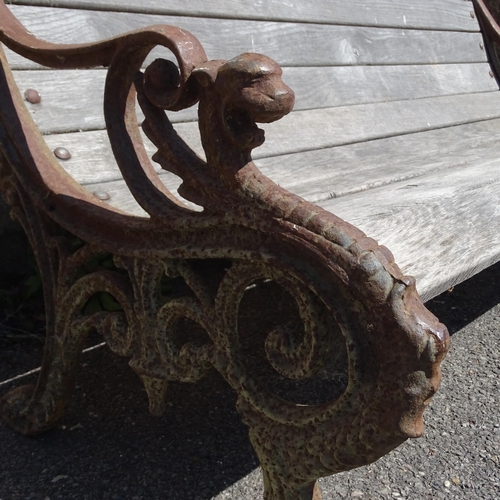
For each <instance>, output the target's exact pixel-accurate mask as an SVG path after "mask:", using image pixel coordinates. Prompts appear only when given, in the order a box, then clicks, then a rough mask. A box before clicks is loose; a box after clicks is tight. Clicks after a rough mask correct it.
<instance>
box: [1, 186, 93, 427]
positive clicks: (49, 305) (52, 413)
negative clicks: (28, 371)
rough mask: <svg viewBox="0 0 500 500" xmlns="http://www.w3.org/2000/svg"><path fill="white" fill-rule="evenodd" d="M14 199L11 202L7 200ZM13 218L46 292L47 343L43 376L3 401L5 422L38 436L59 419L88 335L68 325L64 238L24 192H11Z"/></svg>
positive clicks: (11, 392)
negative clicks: (63, 273)
mask: <svg viewBox="0 0 500 500" xmlns="http://www.w3.org/2000/svg"><path fill="white" fill-rule="evenodd" d="M9 198H10V199H9ZM7 200H8V201H9V202H10V204H11V206H13V207H14V208H13V209H12V215H13V217H14V218H15V219H17V220H18V221H19V222H20V223H21V225H22V226H23V229H24V230H25V232H26V234H27V236H28V239H29V240H30V244H31V247H32V249H33V251H34V254H35V257H36V260H37V262H38V266H39V269H40V274H41V278H42V282H43V286H44V296H45V314H46V318H47V319H46V341H45V348H44V359H43V363H42V369H41V373H40V376H39V379H38V383H37V385H36V387H34V386H31V385H25V386H21V387H18V388H16V389H14V390H12V391H10V392H9V393H8V394H6V395H5V396H4V397H3V398H2V399H1V413H2V417H3V419H4V421H5V422H6V423H7V424H9V425H10V426H11V427H13V428H14V429H16V430H17V431H19V432H21V433H22V434H36V433H39V432H42V431H44V430H46V429H48V428H50V427H51V426H53V425H54V424H55V423H56V422H57V420H58V419H59V418H60V417H61V415H62V413H63V411H64V407H65V404H66V402H67V400H68V399H69V397H70V395H71V392H72V389H73V386H74V381H75V375H76V369H77V366H78V363H79V358H80V353H81V351H82V349H83V345H84V342H85V339H86V333H87V332H86V331H85V329H82V328H81V327H78V326H77V325H71V324H69V323H68V322H67V321H66V320H65V319H66V318H67V316H66V312H67V309H68V305H69V304H68V299H66V300H63V301H61V302H58V301H57V299H58V298H61V297H62V295H63V292H64V288H65V287H64V285H62V284H61V283H60V281H61V271H62V267H64V266H62V258H63V254H64V243H65V241H64V237H63V235H62V234H63V233H61V230H60V229H57V227H56V226H55V225H53V223H51V221H50V220H48V219H47V218H46V216H44V214H42V213H41V212H40V211H39V210H37V209H36V207H35V206H33V204H32V203H31V201H30V199H29V197H28V196H23V194H22V192H21V191H20V190H15V189H10V190H7ZM28 214H29V215H28Z"/></svg>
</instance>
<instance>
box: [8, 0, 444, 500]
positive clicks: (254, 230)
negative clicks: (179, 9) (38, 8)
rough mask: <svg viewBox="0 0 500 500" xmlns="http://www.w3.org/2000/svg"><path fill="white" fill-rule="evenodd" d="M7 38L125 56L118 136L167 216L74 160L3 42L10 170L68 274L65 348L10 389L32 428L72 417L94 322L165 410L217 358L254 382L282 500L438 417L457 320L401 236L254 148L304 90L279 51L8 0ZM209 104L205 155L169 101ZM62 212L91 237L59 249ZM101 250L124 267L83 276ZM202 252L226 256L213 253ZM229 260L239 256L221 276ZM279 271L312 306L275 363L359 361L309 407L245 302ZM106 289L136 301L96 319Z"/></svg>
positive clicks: (119, 67) (24, 204)
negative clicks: (132, 204) (24, 86)
mask: <svg viewBox="0 0 500 500" xmlns="http://www.w3.org/2000/svg"><path fill="white" fill-rule="evenodd" d="M0 41H3V42H4V43H5V44H6V45H8V46H9V47H10V48H11V49H13V50H15V51H17V52H19V53H20V54H22V55H24V56H25V57H29V58H30V59H33V60H35V61H37V62H40V63H42V64H47V65H49V66H53V67H65V68H70V67H71V68H76V67H89V66H93V65H107V66H109V71H108V76H107V80H106V88H105V96H104V101H105V118H106V124H107V130H108V134H109V137H110V142H111V146H112V148H113V152H114V154H115V157H116V161H117V163H118V165H119V167H120V170H121V172H122V174H123V177H124V179H125V181H126V183H127V185H128V187H129V188H130V191H131V193H132V195H133V196H134V197H135V199H136V200H137V201H138V202H139V204H140V205H141V206H142V207H143V208H144V209H145V210H146V211H147V212H148V213H149V214H150V218H148V219H143V218H139V217H132V216H129V215H127V214H123V213H121V212H120V211H118V210H116V209H112V208H111V207H109V206H108V205H106V204H105V203H102V202H99V201H98V200H96V199H95V197H92V196H91V195H90V194H89V193H86V192H85V191H84V190H83V189H82V188H81V187H80V186H79V185H78V184H77V183H76V182H75V181H73V180H72V179H71V178H70V177H69V175H68V174H67V173H66V172H64V171H63V170H62V169H61V168H60V167H59V166H58V164H57V162H56V161H55V159H54V158H53V156H52V154H51V153H50V151H48V149H47V148H46V147H45V146H44V145H43V141H42V139H41V137H40V134H39V133H38V131H37V130H36V128H35V127H34V125H33V123H32V120H31V117H30V116H29V113H27V111H26V109H25V107H24V104H23V102H22V98H21V96H20V95H19V91H18V89H17V88H16V86H15V83H14V80H13V78H12V75H11V73H10V70H9V68H8V65H7V62H6V61H5V58H4V56H3V53H2V52H1V51H0V62H1V69H2V72H1V74H0V96H1V105H0V139H1V140H0V143H1V144H2V145H1V146H0V148H1V149H0V152H1V154H0V172H1V175H2V179H3V181H2V183H3V184H4V185H6V186H7V187H8V189H7V188H5V189H6V191H7V192H8V195H9V199H10V201H11V202H12V203H13V204H14V205H17V210H18V211H20V212H23V213H24V217H25V219H26V224H25V227H26V228H27V232H28V233H30V234H31V241H32V244H33V246H34V247H35V248H38V250H37V256H38V260H39V263H40V265H41V267H42V268H44V269H45V271H44V273H45V275H46V281H47V282H48V283H52V285H50V286H48V287H47V290H49V295H50V297H49V299H48V301H47V303H48V304H49V307H53V309H54V310H53V314H51V323H50V325H49V327H50V328H49V330H50V340H49V341H48V347H47V351H48V353H49V354H48V356H46V359H47V360H49V361H47V362H46V363H45V365H44V369H43V373H42V376H41V379H40V380H41V382H40V383H39V386H38V388H37V389H36V391H35V392H34V394H33V393H32V392H29V391H28V390H26V389H22V390H19V391H18V392H16V393H11V394H10V395H7V397H6V399H4V408H7V409H6V410H4V412H3V413H4V417H5V418H6V419H7V421H9V422H10V423H11V425H13V426H14V427H16V428H18V429H19V430H21V431H22V432H26V433H31V432H37V431H39V430H42V429H45V428H46V427H48V426H49V425H53V423H54V421H55V419H56V418H58V416H59V415H60V413H61V408H62V407H63V406H64V402H65V401H66V399H67V396H68V391H69V389H68V388H69V387H70V386H71V380H72V377H73V374H74V371H75V370H76V366H77V361H78V352H79V351H78V349H80V347H81V345H82V340H81V339H82V338H84V336H85V335H86V333H87V332H88V331H89V330H90V329H92V328H94V329H98V330H100V331H101V332H102V333H103V334H104V335H105V337H106V339H107V341H108V342H109V344H110V346H111V347H112V348H113V349H114V350H116V351H117V352H118V353H120V354H123V355H127V356H129V357H130V358H131V361H130V364H131V366H132V368H133V369H134V370H135V371H136V372H137V373H138V374H139V375H140V376H141V378H142V379H143V381H144V382H145V386H146V389H147V391H148V394H149V396H150V401H151V408H152V409H153V411H154V412H158V411H159V410H160V409H161V406H162V404H161V403H162V398H163V396H164V392H165V389H166V381H168V380H180V381H196V380H198V379H199V378H201V377H202V376H203V375H204V374H205V373H206V371H207V370H208V369H209V368H210V367H212V366H213V367H215V368H216V369H217V370H218V371H219V372H220V373H221V374H222V375H223V376H224V377H225V379H226V380H227V381H228V383H229V384H230V385H231V386H232V387H233V388H234V389H235V391H236V392H237V394H238V408H239V410H240V411H241V413H242V414H243V418H244V420H245V422H246V423H247V424H248V425H249V426H250V437H251V439H252V442H253V444H254V446H255V448H256V450H257V452H258V454H259V458H260V460H261V463H262V465H263V469H264V476H265V485H266V497H265V498H266V499H268V500H271V499H272V500H278V499H280V500H282V499H285V498H286V499H292V498H293V499H295V498H301V499H305V498H311V497H312V495H313V491H314V481H315V480H316V479H317V478H318V477H320V476H323V475H327V474H330V473H333V472H338V471H341V470H347V469H350V468H352V467H356V466H359V465H363V464H366V463H369V462H371V461H373V460H376V459H377V458H378V457H380V456H382V455H383V454H385V453H387V452H388V451H390V450H391V449H393V448H394V447H395V446H397V445H398V444H400V443H401V442H402V441H403V440H404V439H406V438H407V437H416V436H419V435H420V434H421V433H422V430H423V424H422V413H423V411H424V409H425V407H426V405H427V404H428V402H429V400H430V398H431V397H432V395H433V394H434V392H435V391H436V389H437V386H438V384H439V380H440V371H439V365H440V362H441V360H442V359H443V357H444V355H445V353H446V351H447V349H448V333H447V331H446V328H445V327H444V326H443V325H441V324H440V323H439V322H438V320H437V319H436V318H435V317H434V316H433V315H432V314H431V313H430V312H429V311H428V310H427V309H426V308H425V307H424V306H423V304H422V302H421V301H420V298H419V297H418V294H417V292H416V289H415V283H414V280H413V279H411V278H408V277H405V276H403V274H402V273H401V271H400V270H399V268H398V267H397V265H396V264H395V263H394V259H393V256H392V254H391V253H390V251H389V250H387V249H386V248H384V247H381V246H379V245H378V244H377V243H376V242H375V241H373V240H372V239H370V238H368V237H367V236H366V235H365V234H363V233H362V232H361V231H360V230H358V229H356V228H355V227H353V226H351V225H350V224H348V223H347V222H345V221H343V220H341V219H339V218H338V217H336V216H335V215H333V214H331V213H328V212H326V211H325V210H323V209H321V208H320V207H317V206H315V205H313V204H310V203H308V202H306V201H304V200H303V199H301V198H299V197H298V196H295V195H293V194H291V193H289V192H287V191H285V190H284V189H282V188H280V187H279V186H277V185H276V184H274V183H273V182H272V181H270V180H269V179H267V178H266V177H265V176H263V175H262V174H261V173H260V172H259V171H258V169H257V168H256V167H255V165H254V164H253V162H252V160H251V152H252V150H253V149H254V148H256V147H258V146H260V145H261V144H262V143H263V142H264V132H263V131H262V130H260V129H259V127H258V126H257V123H268V122H272V121H275V120H277V119H280V118H281V117H282V116H284V115H286V114H287V113H289V112H290V111H291V109H292V107H293V102H294V96H293V92H292V91H291V90H290V89H289V88H288V87H287V86H286V85H285V84H284V83H283V81H282V80H281V69H280V67H279V66H278V65H277V64H276V63H275V62H274V61H272V60H271V59H269V58H267V57H265V56H263V55H260V54H243V55H241V56H238V57H236V58H234V59H231V60H229V61H207V58H206V56H205V53H204V51H203V49H202V47H201V45H200V44H199V42H198V41H197V40H196V38H195V37H194V36H193V35H191V34H189V33H186V32H185V31H183V30H180V29H178V28H174V27H166V26H153V27H150V28H144V29H142V30H138V31H135V32H132V33H129V34H126V35H123V36H120V37H117V38H113V39H110V40H107V41H104V42H100V43H96V44H89V45H71V46H68V45H65V46H57V45H52V44H48V43H45V42H41V41H39V40H37V39H36V38H34V37H33V36H32V35H31V34H29V33H28V32H27V31H26V30H25V29H24V28H23V27H22V26H21V25H20V24H19V23H18V22H17V20H15V18H14V17H13V16H12V14H11V13H10V11H9V10H8V9H7V7H6V6H5V5H4V3H3V1H0ZM156 45H161V46H164V47H167V48H169V49H170V50H171V51H172V52H173V54H174V56H175V58H176V60H177V64H178V68H179V69H177V66H176V65H175V64H173V63H171V62H167V61H165V60H161V59H159V60H156V61H155V62H153V64H152V65H150V66H149V67H148V68H147V69H146V70H145V72H144V74H143V73H141V71H140V69H141V65H142V63H143V62H144V60H145V58H146V56H147V54H148V53H149V52H150V51H151V49H152V48H153V47H154V46H156ZM136 98H137V99H138V102H139V104H140V106H141V108H142V110H143V112H144V114H145V117H146V120H145V122H144V123H143V130H144V131H145V132H146V134H147V135H148V136H149V138H150V139H151V140H152V141H153V143H154V144H155V145H156V147H157V148H158V151H157V153H156V154H155V155H154V157H153V159H154V160H155V161H156V162H158V163H159V164H161V166H162V167H163V168H164V169H166V170H169V171H171V172H173V173H175V174H176V175H178V176H180V177H181V179H182V185H181V187H180V189H179V193H180V194H181V195H182V196H183V197H184V198H185V199H187V200H189V201H192V202H194V203H196V204H198V205H200V206H202V207H203V211H202V212H201V213H198V212H194V211H192V210H189V209H188V208H187V207H186V206H184V205H183V204H182V203H180V202H179V201H178V200H177V198H176V197H174V196H173V195H172V194H171V193H169V192H168V190H167V189H166V188H165V186H164V185H163V184H162V183H161V181H160V179H159V177H158V175H157V174H156V172H155V169H154V168H153V166H152V164H151V161H150V159H149V158H148V156H147V154H146V152H145V149H144V145H143V143H142V139H141V135H140V131H139V126H138V124H137V117H136V112H135V107H136ZM197 101H199V127H200V134H201V139H202V143H203V146H204V149H205V153H206V161H203V160H201V159H200V158H199V157H197V156H196V154H195V153H194V152H193V151H192V150H191V149H190V148H189V147H188V146H187V144H186V143H185V142H184V141H183V140H182V139H181V138H180V137H179V136H178V135H177V133H176V132H175V130H174V128H173V126H172V124H171V123H170V121H169V119H168V117H167V116H166V114H165V112H164V110H165V109H170V110H178V109H183V108H185V107H188V106H191V105H193V104H194V103H196V102H197ZM7 178H8V179H9V180H8V182H7V180H6V179H7ZM12 186H14V187H12ZM13 192H15V193H17V194H16V195H15V196H13V195H12V193H13ZM19 200H21V201H19ZM33 213H34V214H35V215H33ZM30 218H31V219H30ZM37 218H38V219H37ZM35 219H36V221H35ZM39 219H40V220H42V219H43V224H40V223H39V222H40V220H39ZM33 221H35V222H33ZM55 223H57V224H55ZM57 225H59V226H60V227H61V228H64V230H63V229H60V230H59V232H60V233H61V234H60V235H59V236H58V238H59V240H58V241H64V239H65V238H67V237H68V232H69V233H71V234H73V235H76V236H77V237H78V238H80V239H81V240H82V241H84V242H85V245H84V246H83V248H82V249H80V250H79V251H77V252H73V253H71V252H69V251H67V250H64V245H59V246H58V245H55V247H56V248H57V249H58V251H57V258H56V257H55V252H54V245H53V238H51V237H49V236H50V235H51V234H53V232H54V229H53V228H54V226H57ZM59 226H58V227H59ZM56 232H57V231H56ZM94 252H108V253H111V254H113V255H114V256H115V263H116V265H117V269H115V270H114V271H99V272H97V273H92V274H89V275H87V276H85V277H83V278H79V279H77V276H76V274H75V270H76V269H77V268H78V266H79V265H81V263H82V262H84V261H85V259H86V258H87V257H89V256H90V255H93V253H94ZM203 261H206V262H207V263H208V264H209V265H205V267H203V266H201V267H200V263H201V262H203ZM221 261H224V262H225V263H226V264H225V268H224V269H223V270H221V271H220V272H219V273H218V274H217V273H216V275H215V277H214V269H215V267H216V266H215V263H216V262H221ZM166 278H168V279H171V280H174V281H175V282H177V281H180V282H182V283H183V287H184V288H182V290H183V293H181V294H180V295H179V296H168V297H165V296H164V295H162V290H161V283H162V280H164V279H166ZM262 279H269V280H272V281H273V282H274V283H275V284H276V286H277V287H279V288H280V289H282V290H283V291H284V293H287V294H288V296H289V297H290V300H291V301H293V302H295V306H296V310H297V313H298V314H297V318H295V320H296V323H297V324H294V325H293V328H291V329H290V326H289V322H287V321H286V318H285V321H283V324H280V325H276V326H275V327H274V328H273V329H271V330H270V331H266V332H264V334H265V335H264V336H261V337H262V339H263V340H262V345H261V346H260V347H259V349H260V350H259V349H258V350H256V352H259V353H260V354H261V355H262V357H263V358H266V362H267V363H268V364H269V366H270V369H271V370H273V373H277V374H279V375H280V376H282V377H286V378H289V379H294V380H302V379H309V378H311V377H313V376H314V374H315V373H316V372H317V371H318V370H319V369H321V368H322V367H325V366H328V363H329V361H331V358H332V357H333V356H337V355H339V356H340V357H341V358H342V359H343V360H345V359H346V358H347V363H348V383H347V387H346V388H345V390H344V391H343V393H342V394H341V395H340V396H339V397H334V398H333V399H332V400H331V401H327V402H324V403H322V404H297V402H295V401H293V400H288V399H286V398H285V397H283V396H280V395H278V394H277V393H275V392H274V391H273V389H272V388H270V387H269V386H268V384H267V383H266V380H265V379H264V378H263V377H260V376H259V375H258V374H257V373H255V371H254V369H253V365H252V363H251V362H250V361H249V353H248V351H247V349H246V347H245V346H246V343H247V340H249V339H245V338H243V336H242V335H243V334H242V333H241V328H240V325H239V310H240V306H241V302H242V300H243V297H244V295H245V293H247V291H248V288H249V287H250V286H252V285H254V284H255V283H256V282H259V281H260V280H262ZM176 280H177V281H176ZM102 291H105V292H108V293H110V294H111V295H112V296H113V297H114V298H115V299H116V300H117V301H118V302H119V303H120V305H121V307H122V309H123V311H119V312H109V313H108V312H105V311H101V312H99V313H97V314H94V315H91V316H86V315H85V314H84V312H83V306H84V304H85V302H86V301H87V300H88V299H89V298H90V297H91V296H92V295H93V294H95V293H97V292H102ZM50 304H52V305H50ZM266 306H267V307H272V304H263V307H266ZM257 333H259V332H257ZM261 333H262V332H261ZM261 337H259V338H261ZM250 340H251V339H250ZM68 353H69V354H68ZM336 353H337V354H336ZM339 353H340V354H339ZM51 356H52V357H53V358H54V361H52V360H51ZM339 359H340V358H339ZM68 380H69V382H68ZM28 394H29V396H28ZM47 408H49V410H50V411H49V410H47ZM316 494H317V493H316ZM307 495H309V497H308V496H307ZM316 498H317V497H316Z"/></svg>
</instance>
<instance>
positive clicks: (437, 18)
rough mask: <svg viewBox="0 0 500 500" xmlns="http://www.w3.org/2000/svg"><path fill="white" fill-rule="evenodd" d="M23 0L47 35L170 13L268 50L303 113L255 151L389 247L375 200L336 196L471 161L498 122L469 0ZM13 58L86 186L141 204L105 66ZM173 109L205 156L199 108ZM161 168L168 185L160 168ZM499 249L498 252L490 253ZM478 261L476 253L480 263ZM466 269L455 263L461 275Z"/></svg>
mask: <svg viewBox="0 0 500 500" xmlns="http://www.w3.org/2000/svg"><path fill="white" fill-rule="evenodd" d="M13 3H14V4H16V3H17V2H13ZM19 3H22V4H23V5H12V6H11V8H12V11H13V13H14V14H15V15H16V16H17V17H18V19H19V20H20V21H21V22H23V23H24V24H25V25H26V26H27V27H28V28H29V29H30V30H31V31H32V32H33V33H34V34H36V35H37V36H39V37H40V38H42V39H46V40H49V41H52V42H57V43H75V42H86V41H95V40H100V39H103V38H107V37H110V36H113V35H117V34H120V33H123V32H126V31H129V30H132V29H136V28H139V27H142V26H146V25H151V24H158V23H163V24H172V25H176V26H179V27H181V28H184V29H186V30H188V31H191V32H192V33H193V34H195V36H197V37H198V38H199V40H200V41H201V43H202V44H203V46H204V47H205V50H206V52H207V54H208V57H209V58H211V59H218V58H221V59H229V58H231V57H234V56H236V55H237V54H240V53H243V52H261V53H264V54H266V55H268V56H270V57H272V58H274V59H275V60H277V61H278V62H279V64H280V65H281V66H282V67H283V69H284V80H285V82H286V83H288V84H289V86H291V87H292V88H293V89H294V90H295V92H296V105H295V111H294V112H293V113H291V114H290V115H289V116H287V117H285V118H284V119H283V120H281V121H279V122H277V123H274V124H272V125H269V126H266V130H267V132H266V137H267V140H266V143H265V144H264V145H263V146H262V147H261V148H259V149H257V150H256V151H255V154H254V156H255V158H256V163H257V164H258V166H259V167H260V168H261V169H262V171H263V172H264V173H265V174H266V175H268V176H270V177H271V178H273V179H274V180H275V181H276V182H278V183H279V184H281V185H283V186H284V187H286V188H288V189H291V190H292V191H294V192H296V193H297V194H300V195H301V196H304V197H305V198H307V199H309V200H311V201H314V202H318V203H322V204H323V206H325V207H327V208H329V209H331V210H333V211H336V210H337V208H338V210H337V211H336V213H338V215H340V216H342V217H344V218H346V219H347V220H349V221H352V222H353V223H355V224H358V225H359V226H360V227H361V228H362V229H363V230H365V231H367V232H368V233H369V234H370V235H373V236H375V237H376V238H379V239H381V241H382V242H383V243H386V244H387V245H388V246H389V247H390V248H391V249H393V250H394V247H393V245H394V242H393V241H392V240H391V235H390V234H388V235H387V233H384V231H383V229H384V227H383V226H384V223H381V227H378V226H377V225H376V224H375V225H373V217H371V218H370V217H369V215H370V212H373V210H370V209H369V208H368V209H365V211H364V212H363V209H361V212H359V213H358V212H356V210H352V211H350V210H349V209H346V208H345V206H344V205H348V200H346V203H345V204H344V205H342V202H339V203H338V204H336V203H337V202H336V200H334V198H337V197H341V196H345V195H347V194H351V193H356V192H362V191H366V190H368V189H370V188H373V187H374V186H384V185H389V184H394V183H395V182H398V181H401V180H404V179H410V178H412V177H415V176H418V175H422V174H423V173H426V172H432V171H434V170H445V169H447V168H449V167H450V166H452V165H456V164H457V162H460V161H464V160H463V153H464V151H472V150H473V148H475V147H476V146H477V145H478V144H483V143H485V142H488V141H492V140H493V137H492V135H491V132H490V129H489V128H488V129H486V128H485V126H484V124H485V123H487V124H488V127H490V126H493V127H496V128H498V129H499V130H500V121H499V119H500V93H499V92H498V85H497V83H496V80H495V78H494V77H493V74H492V73H491V70H490V66H489V64H488V62H487V56H486V52H485V47H484V42H483V38H482V35H481V33H480V31H479V25H478V22H477V19H476V18H475V15H474V9H473V5H472V3H470V2H468V1H464V0H419V1H415V2H410V1H408V0H372V1H370V2H367V1H365V0H350V1H345V0H328V1H317V0H301V1H294V2H287V1H285V0H268V1H267V0H266V1H258V2H249V1H246V0H239V1H236V0H212V1H206V0H193V1H190V2H186V1H185V0H169V1H168V2H165V1H164V0H147V1H139V0H46V1H44V0H31V1H26V0H23V1H22V2H19ZM26 4H29V5H26ZM288 4H292V5H291V6H289V5H288ZM8 57H9V61H10V63H11V66H12V68H13V69H14V70H15V74H16V79H17V81H18V83H19V87H20V89H21V90H24V89H27V88H35V89H37V90H38V91H39V92H40V93H41V95H42V103H41V104H39V105H30V104H28V107H29V108H30V109H31V110H32V113H33V117H34V119H35V121H36V123H37V124H38V126H39V128H40V130H41V131H42V133H44V134H46V141H47V143H48V144H49V145H50V146H51V147H53V148H55V147H58V146H64V147H67V148H68V149H69V150H70V151H71V153H72V158H71V160H69V161H66V162H64V163H63V166H64V167H65V168H66V169H67V170H68V171H69V172H70V173H71V174H72V175H73V176H74V177H75V178H76V179H77V180H78V181H79V182H81V183H82V184H84V185H86V186H88V188H89V189H90V190H104V191H106V192H107V193H110V195H111V200H110V202H111V203H114V204H117V205H118V206H120V207H122V208H125V209H127V210H130V211H131V212H135V213H141V211H140V209H138V206H137V204H136V203H135V202H134V200H133V199H132V198H131V196H130V194H129V193H128V191H127V189H126V188H125V186H124V184H123V182H121V181H120V180H119V179H120V172H119V171H118V169H117V167H116V165H115V163H114V160H113V157H112V155H111V152H110V150H109V146H108V144H107V138H106V132H105V127H104V119H103V113H102V92H103V87H104V79H105V75H106V71H105V69H92V70H85V71H57V72H55V71H51V70H46V69H45V70H42V69H41V68H40V67H38V66H37V65H35V64H33V63H31V62H29V61H26V60H24V59H22V58H21V57H19V56H16V55H15V54H13V53H11V52H8ZM153 57H155V56H154V55H152V57H151V58H150V59H149V60H151V59H152V58H153ZM172 119H173V121H176V122H177V128H178V130H179V132H180V133H181V134H182V135H183V137H185V139H186V140H187V142H188V143H190V144H191V145H192V146H193V148H194V149H196V150H197V151H198V152H199V153H200V154H203V153H202V150H201V146H200V144H199V139H198V131H197V125H196V122H195V120H196V110H195V109H191V110H186V111H183V112H180V113H177V114H174V115H173V117H172ZM467 141H469V142H467ZM461 143H463V144H461ZM153 152H154V149H151V153H153ZM165 179H166V182H167V185H168V182H169V177H168V175H166V174H165ZM380 196H385V195H383V194H381V195H380ZM415 196H417V195H415ZM366 203H367V204H369V203H371V202H370V201H367V202H366ZM330 205H331V206H330ZM361 206H362V203H361ZM391 210H393V208H391ZM368 219H370V220H369V221H368ZM414 223H415V222H414V221H411V220H409V221H408V222H407V224H410V226H411V225H412V224H414ZM385 237H387V240H385V239H384V238H385ZM396 247H397V242H396ZM395 253H396V257H397V259H398V262H401V261H403V262H402V264H403V269H405V265H407V267H408V272H410V273H412V274H417V275H419V276H420V274H421V273H422V269H421V267H422V266H421V264H415V262H416V261H414V260H412V259H409V260H408V259H407V261H406V262H405V258H406V257H407V254H406V253H405V252H404V251H402V252H401V256H399V255H398V248H396V251H395ZM419 258H421V257H419ZM422 259H424V261H425V258H424V257H422ZM492 259H493V260H494V259H496V257H491V259H490V261H489V262H490V263H491V260H492ZM419 262H420V261H419ZM443 265H445V266H447V265H448V264H446V263H445V264H443ZM484 265H486V264H484V263H481V264H477V265H475V267H474V272H475V271H477V270H479V269H480V268H481V267H484ZM412 266H413V267H412ZM419 266H420V267H419ZM414 267H415V268H414ZM468 273H469V271H466V272H465V271H464V272H461V276H462V278H461V279H463V277H466V275H467V274H468ZM471 274H472V272H471ZM432 280H433V278H432V276H431V277H429V281H428V282H425V280H424V288H423V289H424V291H425V294H427V295H426V297H430V296H432V295H435V294H436V293H438V292H439V291H442V290H443V289H446V287H447V286H448V285H449V284H450V283H451V282H455V281H457V280H458V278H457V277H456V276H454V277H449V278H446V279H443V280H441V281H440V284H439V286H438V285H436V286H434V284H431V281H432ZM425 294H424V295H425Z"/></svg>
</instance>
